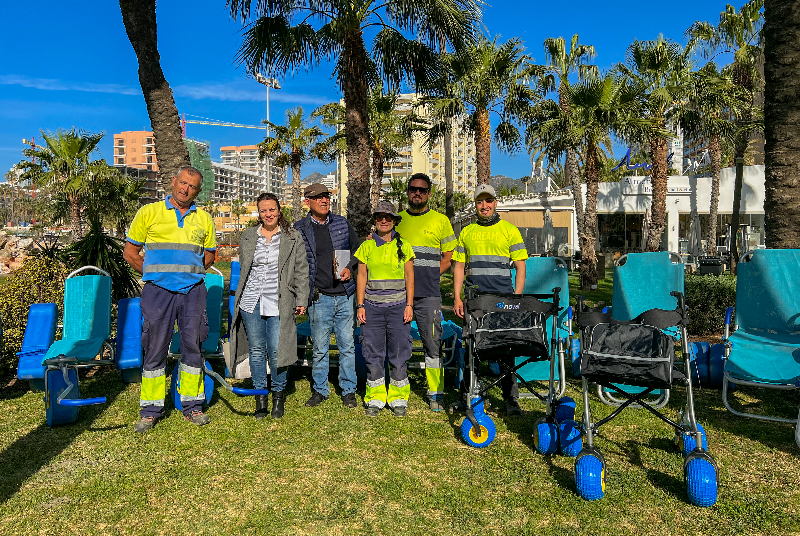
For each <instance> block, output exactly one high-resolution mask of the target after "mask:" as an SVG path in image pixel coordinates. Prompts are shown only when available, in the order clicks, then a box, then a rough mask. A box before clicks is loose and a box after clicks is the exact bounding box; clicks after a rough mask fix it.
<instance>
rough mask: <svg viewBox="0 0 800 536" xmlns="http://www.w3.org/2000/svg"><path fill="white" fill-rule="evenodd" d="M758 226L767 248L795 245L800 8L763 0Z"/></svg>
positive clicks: (785, 0)
mask: <svg viewBox="0 0 800 536" xmlns="http://www.w3.org/2000/svg"><path fill="white" fill-rule="evenodd" d="M764 19H765V23H764V29H763V31H764V60H765V61H764V79H765V81H766V91H765V94H764V98H765V105H764V134H765V139H766V143H765V146H764V164H765V167H766V191H765V199H764V230H765V233H766V246H767V247H768V248H780V249H784V248H800V218H798V217H797V214H798V213H800V195H798V191H799V190H800V188H799V187H798V186H799V185H800V133H798V130H797V125H799V124H800V101H798V99H797V95H798V94H800V78H798V76H797V73H798V72H800V55H798V54H797V35H798V34H800V9H798V6H797V1H796V0H765V2H764Z"/></svg>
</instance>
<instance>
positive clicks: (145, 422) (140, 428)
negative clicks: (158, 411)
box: [133, 417, 158, 434]
mask: <svg viewBox="0 0 800 536" xmlns="http://www.w3.org/2000/svg"><path fill="white" fill-rule="evenodd" d="M157 422H158V419H157V418H155V417H142V418H141V419H139V422H137V423H136V424H134V425H133V431H134V432H137V433H139V434H144V433H146V432H149V431H150V430H152V429H153V426H155V425H156V423H157Z"/></svg>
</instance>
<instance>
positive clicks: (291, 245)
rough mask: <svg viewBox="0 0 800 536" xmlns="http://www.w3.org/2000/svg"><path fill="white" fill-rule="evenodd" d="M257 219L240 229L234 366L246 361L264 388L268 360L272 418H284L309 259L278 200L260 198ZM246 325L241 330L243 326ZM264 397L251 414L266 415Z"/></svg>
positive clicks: (258, 385) (305, 298)
mask: <svg viewBox="0 0 800 536" xmlns="http://www.w3.org/2000/svg"><path fill="white" fill-rule="evenodd" d="M256 206H257V207H258V221H259V223H260V225H258V226H256V227H250V228H249V229H247V230H245V231H244V232H243V233H242V237H241V239H240V243H239V263H240V264H241V276H240V279H239V280H240V285H239V288H240V289H241V291H240V292H239V293H238V294H237V295H236V301H235V305H234V308H233V310H234V318H233V322H232V327H231V337H230V341H231V355H232V356H233V361H234V362H233V366H234V368H233V369H232V370H235V367H236V365H238V364H239V363H241V362H242V361H244V360H245V359H248V358H249V360H250V373H251V374H252V376H253V386H254V387H255V388H256V389H266V388H267V359H269V368H270V375H271V380H272V382H271V383H272V387H271V390H272V417H273V418H274V419H279V418H281V417H282V416H283V412H284V402H285V400H286V398H285V397H286V395H285V392H284V389H285V388H286V381H287V371H288V368H289V365H291V364H293V363H294V362H295V361H297V324H296V321H295V315H301V314H304V313H305V310H306V305H307V304H308V292H309V290H308V289H309V286H308V261H307V260H306V250H305V244H304V243H303V238H302V237H301V236H300V233H298V232H297V231H296V230H294V229H293V228H292V227H291V226H290V225H289V222H288V221H286V218H284V216H283V214H282V213H281V205H280V202H279V201H278V198H277V197H276V196H275V195H274V194H271V193H264V194H261V195H260V196H258V200H257V201H256ZM242 328H244V329H242ZM267 404H268V398H267V396H266V395H264V396H257V397H256V411H255V416H256V418H258V419H261V418H264V417H266V414H267V411H268V410H267Z"/></svg>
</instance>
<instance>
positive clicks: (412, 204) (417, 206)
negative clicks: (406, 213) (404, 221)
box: [408, 199, 428, 212]
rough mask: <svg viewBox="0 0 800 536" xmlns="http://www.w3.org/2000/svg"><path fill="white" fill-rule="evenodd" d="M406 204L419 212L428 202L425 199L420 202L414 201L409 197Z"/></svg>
mask: <svg viewBox="0 0 800 536" xmlns="http://www.w3.org/2000/svg"><path fill="white" fill-rule="evenodd" d="M408 206H409V207H411V208H413V209H414V210H415V211H416V212H420V211H421V210H423V209H424V208H425V207H426V206H428V203H427V202H426V201H422V202H421V203H415V202H413V201H412V200H411V199H409V200H408Z"/></svg>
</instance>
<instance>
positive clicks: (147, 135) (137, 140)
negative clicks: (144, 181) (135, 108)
mask: <svg viewBox="0 0 800 536" xmlns="http://www.w3.org/2000/svg"><path fill="white" fill-rule="evenodd" d="M113 159H114V162H113V165H115V166H129V167H135V168H140V169H148V170H152V171H158V160H157V159H156V145H155V140H154V139H153V133H152V132H150V131H147V130H137V131H128V132H120V133H119V134H114V155H113Z"/></svg>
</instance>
